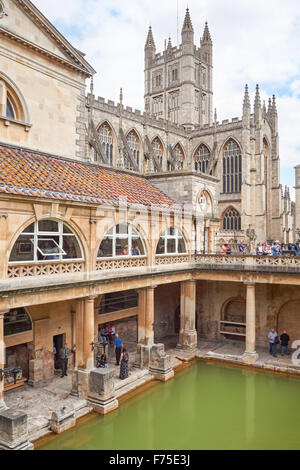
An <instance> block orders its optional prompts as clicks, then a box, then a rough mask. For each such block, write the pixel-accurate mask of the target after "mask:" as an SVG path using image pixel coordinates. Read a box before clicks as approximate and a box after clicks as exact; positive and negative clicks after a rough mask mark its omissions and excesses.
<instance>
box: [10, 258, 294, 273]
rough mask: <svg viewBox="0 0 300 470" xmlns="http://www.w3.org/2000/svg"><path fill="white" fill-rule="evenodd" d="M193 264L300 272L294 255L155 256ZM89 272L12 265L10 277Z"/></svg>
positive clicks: (117, 263)
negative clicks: (296, 269) (281, 269)
mask: <svg viewBox="0 0 300 470" xmlns="http://www.w3.org/2000/svg"><path fill="white" fill-rule="evenodd" d="M184 263H189V264H190V265H191V266H192V265H198V266H199V265H202V266H207V267H210V266H211V267H213V266H224V268H225V269H226V266H228V267H230V266H243V267H244V268H245V269H247V267H249V268H250V267H251V268H255V267H256V268H257V269H258V270H259V268H262V267H268V266H269V267H277V268H280V267H282V268H286V267H291V268H295V267H296V268H298V267H299V270H300V257H293V256H256V255H220V254H205V255H201V254H197V255H189V254H182V255H180V254H176V255H157V256H156V257H155V266H156V267H157V266H167V265H172V264H178V265H180V264H184ZM147 266H148V259H147V256H135V257H132V258H105V259H99V260H97V262H96V271H97V272H99V271H101V272H103V271H114V270H119V269H126V268H127V269H128V268H143V267H147ZM84 271H85V263H84V262H83V261H72V262H69V261H68V262H67V261H66V262H42V263H22V264H18V263H14V264H9V265H8V270H7V278H8V279H17V278H30V277H40V276H53V275H61V274H76V273H83V272H84Z"/></svg>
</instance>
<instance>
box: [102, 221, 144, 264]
mask: <svg viewBox="0 0 300 470" xmlns="http://www.w3.org/2000/svg"><path fill="white" fill-rule="evenodd" d="M144 255H145V248H144V244H143V241H142V238H141V236H140V234H139V233H138V232H137V230H136V229H135V228H134V227H133V226H132V225H127V224H120V225H116V226H115V227H113V228H112V229H110V230H109V232H108V233H107V234H106V235H105V237H104V239H103V240H102V243H101V245H100V248H99V251H98V258H115V257H118V256H122V257H124V256H128V257H130V256H144Z"/></svg>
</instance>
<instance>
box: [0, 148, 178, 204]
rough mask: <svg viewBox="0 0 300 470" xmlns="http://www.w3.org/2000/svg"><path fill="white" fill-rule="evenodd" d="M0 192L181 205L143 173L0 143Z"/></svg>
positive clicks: (67, 198) (74, 198)
mask: <svg viewBox="0 0 300 470" xmlns="http://www.w3.org/2000/svg"><path fill="white" fill-rule="evenodd" d="M0 193H7V194H22V195H27V196H34V197H44V198H47V199H64V200H70V201H79V202H87V203H93V204H95V203H96V204H101V203H113V204H116V203H118V201H119V199H120V198H121V197H126V198H127V202H128V204H130V205H145V206H151V205H154V206H164V207H170V206H177V208H179V205H178V204H177V203H176V202H175V201H174V200H173V199H171V198H170V197H168V196H167V195H166V194H165V193H163V192H162V191H161V190H160V189H158V188H156V187H155V186H153V185H152V184H151V183H150V182H149V181H147V180H146V179H145V178H143V177H140V176H135V175H132V174H128V173H125V172H122V171H116V170H113V169H110V168H103V167H100V166H98V165H92V164H89V163H82V162H77V161H72V160H64V159H62V158H58V157H53V156H46V155H40V154H38V153H35V152H30V151H25V150H22V149H17V148H9V147H5V146H3V145H0Z"/></svg>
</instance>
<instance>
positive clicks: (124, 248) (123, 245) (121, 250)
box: [116, 238, 129, 256]
mask: <svg viewBox="0 0 300 470" xmlns="http://www.w3.org/2000/svg"><path fill="white" fill-rule="evenodd" d="M128 255H129V252H128V239H127V238H125V239H124V238H116V256H128Z"/></svg>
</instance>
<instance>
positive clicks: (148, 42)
mask: <svg viewBox="0 0 300 470" xmlns="http://www.w3.org/2000/svg"><path fill="white" fill-rule="evenodd" d="M145 47H153V48H154V49H155V42H154V38H153V33H152V28H151V26H149V31H148V36H147V40H146V44H145Z"/></svg>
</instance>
